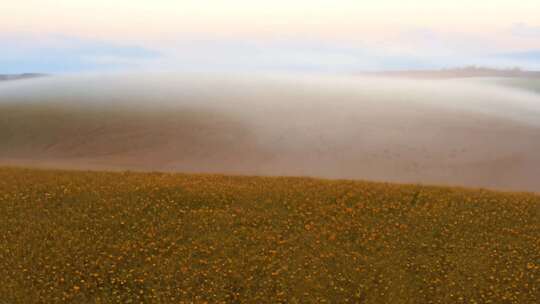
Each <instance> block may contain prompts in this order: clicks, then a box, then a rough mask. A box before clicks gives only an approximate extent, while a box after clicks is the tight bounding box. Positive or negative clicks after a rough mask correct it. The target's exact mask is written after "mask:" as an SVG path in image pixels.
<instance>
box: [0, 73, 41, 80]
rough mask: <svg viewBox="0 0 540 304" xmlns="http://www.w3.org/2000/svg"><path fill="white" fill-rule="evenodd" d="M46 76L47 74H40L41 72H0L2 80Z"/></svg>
mask: <svg viewBox="0 0 540 304" xmlns="http://www.w3.org/2000/svg"><path fill="white" fill-rule="evenodd" d="M45 76H47V75H45V74H39V73H24V74H0V81H8V80H21V79H31V78H38V77H45Z"/></svg>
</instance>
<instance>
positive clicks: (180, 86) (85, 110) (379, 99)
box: [0, 75, 540, 192]
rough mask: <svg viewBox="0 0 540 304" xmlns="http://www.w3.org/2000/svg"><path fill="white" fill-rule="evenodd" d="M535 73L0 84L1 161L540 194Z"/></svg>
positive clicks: (115, 79)
mask: <svg viewBox="0 0 540 304" xmlns="http://www.w3.org/2000/svg"><path fill="white" fill-rule="evenodd" d="M538 87H540V85H539V82H538V81H534V80H531V81H529V82H520V83H519V84H517V83H511V84H509V83H506V82H505V83H502V80H500V79H493V80H491V79H478V80H471V79H452V80H437V81H430V80H422V81H419V80H410V79H393V78H392V79H386V78H377V77H371V78H348V77H345V78H340V77H328V78H315V77H313V78H309V77H306V78H298V77H296V78H295V77H281V76H279V77H278V76H276V77H261V76H259V77H251V78H244V77H241V76H236V77H230V79H221V78H211V77H194V76H193V77H192V76H178V75H172V76H166V77H163V75H157V76H156V75H148V76H146V77H141V76H133V75H131V76H130V75H127V76H125V75H122V76H107V75H105V76H95V77H94V76H92V77H90V76H87V77H79V78H77V77H73V78H70V77H64V78H63V77H57V78H54V77H50V78H42V79H38V80H33V81H22V82H18V81H16V82H9V83H8V82H6V83H3V84H2V85H0V113H2V114H1V115H0V138H1V139H2V140H0V164H3V165H21V166H36V167H45V168H65V169H93V170H136V171H169V172H171V171H172V172H193V173H226V174H247V175H265V176H268V175H270V176H312V177H325V178H350V179H367V180H376V181H388V182H400V183H425V184H441V185H460V186H470V187H488V188H492V189H500V190H513V191H533V192H540V188H539V187H540V186H539V183H538V182H537V181H538V180H540V154H539V153H537V151H540V141H539V140H538V138H539V135H540V122H539V120H538V117H539V116H540V95H538V94H531V91H532V90H534V89H535V88H538Z"/></svg>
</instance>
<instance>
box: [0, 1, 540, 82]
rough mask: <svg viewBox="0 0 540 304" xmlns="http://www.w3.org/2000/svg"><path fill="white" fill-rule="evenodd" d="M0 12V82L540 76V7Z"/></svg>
mask: <svg viewBox="0 0 540 304" xmlns="http://www.w3.org/2000/svg"><path fill="white" fill-rule="evenodd" d="M0 11H1V12H2V15H1V18H0V74H1V73H18V72H45V73H76V72H84V71H101V70H119V69H120V70H138V69H165V70H167V69H171V70H212V69H217V70H300V71H306V70H307V71H322V72H343V71H347V72H348V71H361V70H400V69H401V70H402V69H433V68H446V67H455V66H463V65H483V66H491V67H500V68H506V67H513V66H520V67H522V68H528V69H540V17H539V16H540V1H538V0H452V1H447V0H446V1H441V0H399V1H398V0H377V1H364V0H354V1H353V0H295V1H291V0H288V1H285V0H272V1H257V0H250V1H248V0H227V1H223V0H213V1H210V0H197V1H192V0H17V1H7V0H5V1H0Z"/></svg>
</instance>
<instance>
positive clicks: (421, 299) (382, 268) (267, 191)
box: [0, 169, 540, 303]
mask: <svg viewBox="0 0 540 304" xmlns="http://www.w3.org/2000/svg"><path fill="white" fill-rule="evenodd" d="M62 302H72V303H141V302H146V303H244V302H246V303H280V302H288V303H539V302H540V197H538V196H535V195H532V194H505V193H497V192H489V191H484V190H466V189H458V188H441V187H426V186H414V185H410V186H409V185H391V184H381V183H368V182H355V181H326V180H317V179H308V178H261V177H232V176H218V175H182V174H158V173H99V172H64V171H46V170H26V169H0V303H62Z"/></svg>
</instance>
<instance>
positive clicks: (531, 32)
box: [510, 23, 540, 38]
mask: <svg viewBox="0 0 540 304" xmlns="http://www.w3.org/2000/svg"><path fill="white" fill-rule="evenodd" d="M510 32H511V33H512V35H514V36H518V37H529V38H532V37H536V38H540V26H531V25H528V24H525V23H516V24H514V25H513V26H512V28H511V29H510Z"/></svg>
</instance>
